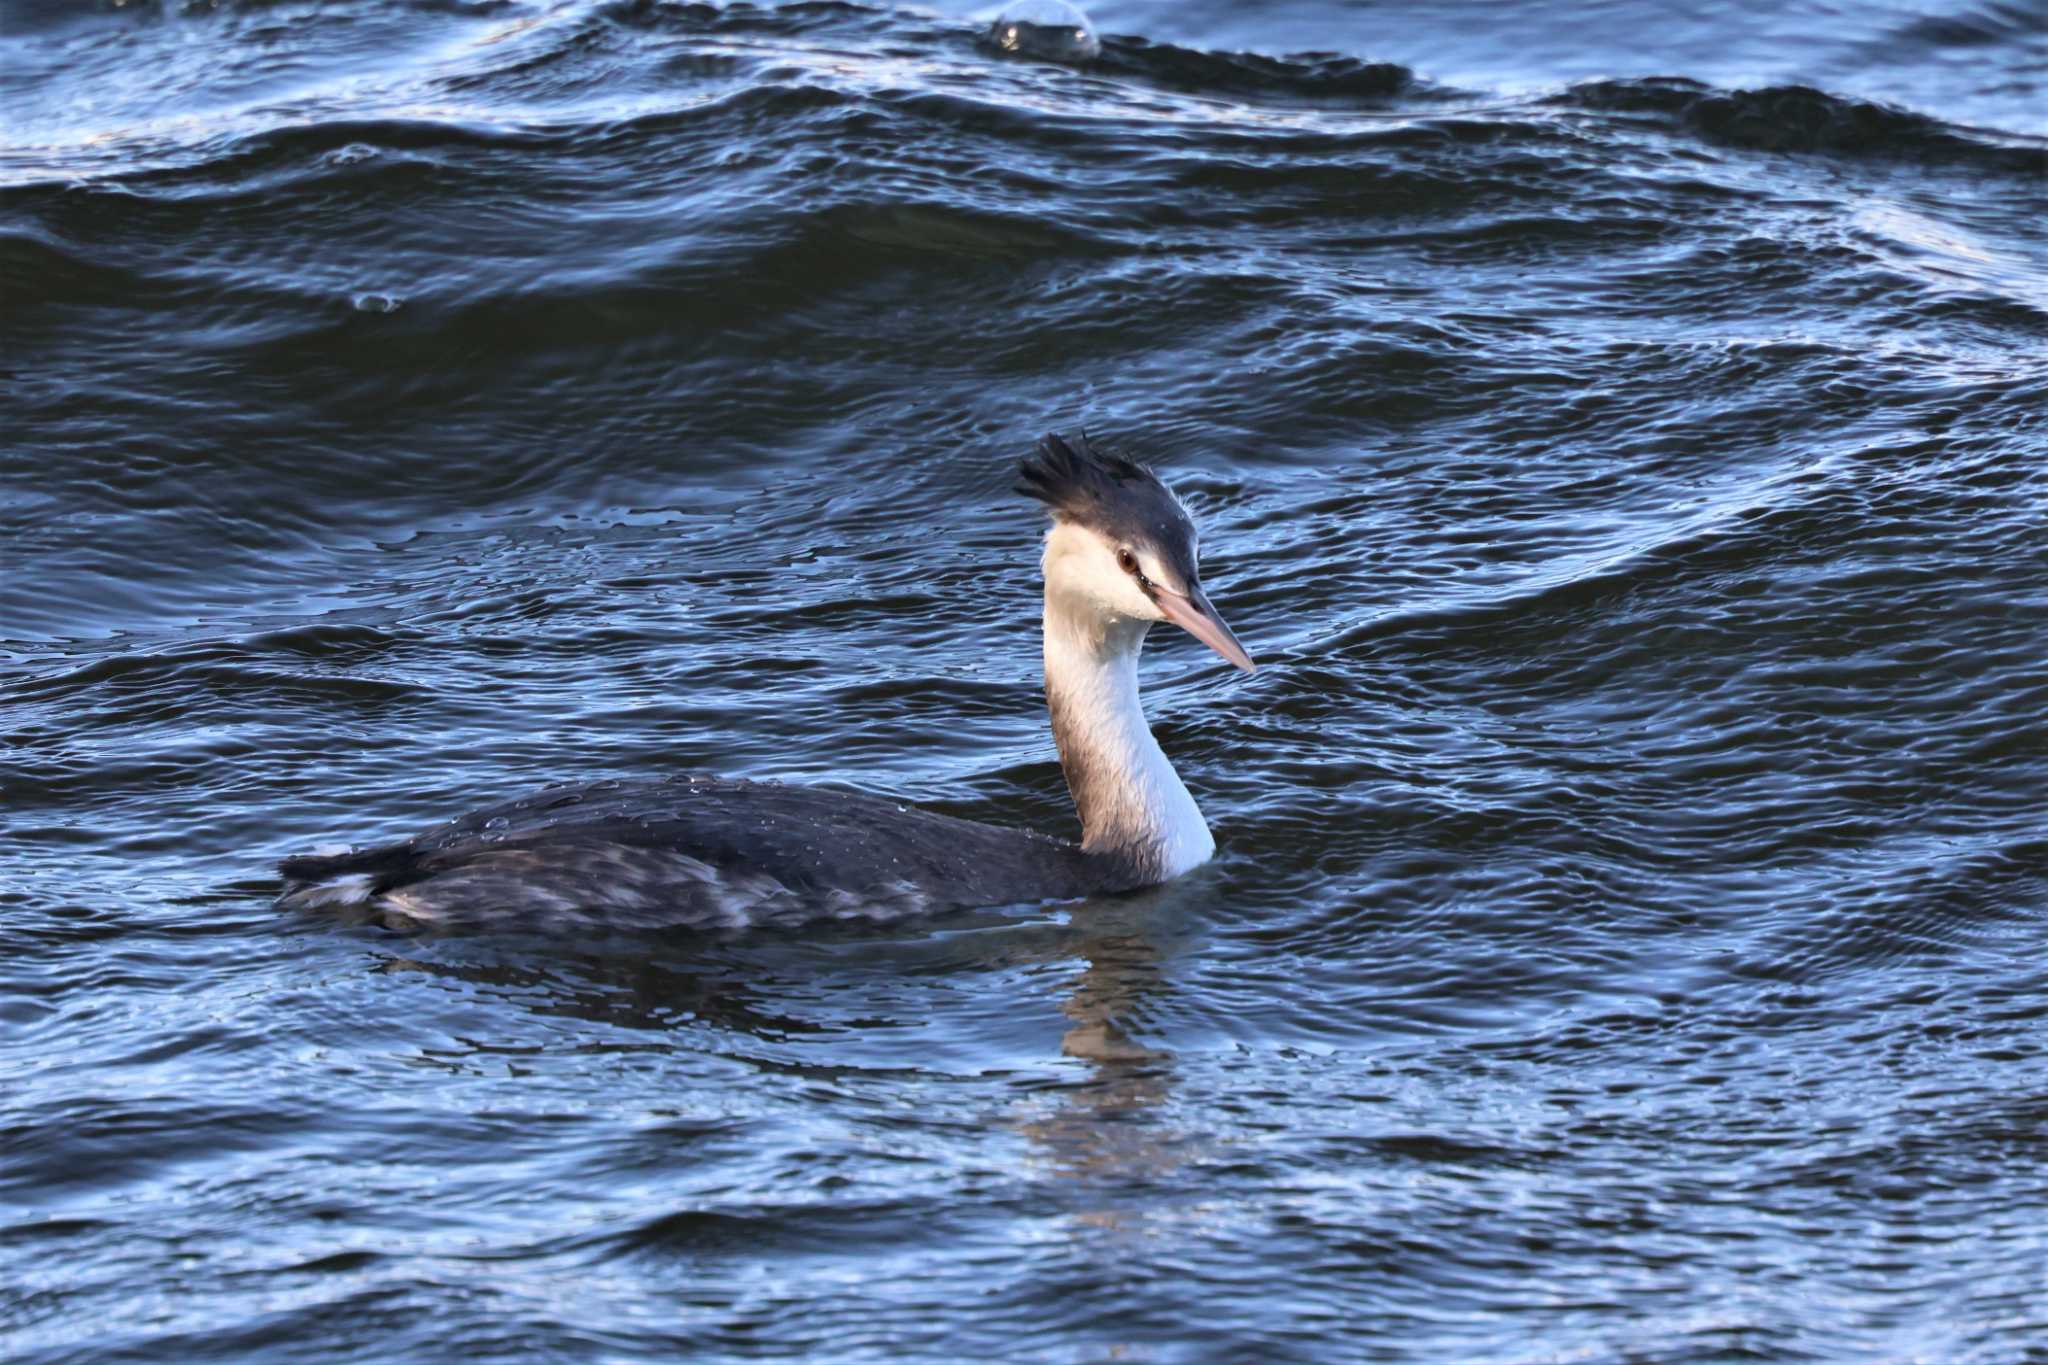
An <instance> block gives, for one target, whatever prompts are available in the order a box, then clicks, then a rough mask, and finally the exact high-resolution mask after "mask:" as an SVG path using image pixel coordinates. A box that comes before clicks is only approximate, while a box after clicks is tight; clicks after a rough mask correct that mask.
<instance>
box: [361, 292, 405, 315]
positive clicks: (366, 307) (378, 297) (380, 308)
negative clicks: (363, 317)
mask: <svg viewBox="0 0 2048 1365" xmlns="http://www.w3.org/2000/svg"><path fill="white" fill-rule="evenodd" d="M351 302H353V303H354V304H355V306H356V311H357V312H358V313H395V312H397V311H398V305H399V300H398V299H397V298H396V297H395V296H393V295H390V294H358V295H356V296H355V298H354V299H353V300H351Z"/></svg>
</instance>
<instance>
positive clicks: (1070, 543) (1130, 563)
mask: <svg viewBox="0 0 2048 1365" xmlns="http://www.w3.org/2000/svg"><path fill="white" fill-rule="evenodd" d="M1021 474H1022V479H1021V482H1019V483H1018V485H1017V491H1018V492H1020V493H1023V494H1025V495H1026V496H1027V497H1033V498H1036V499H1038V500H1039V501H1040V502H1042V503H1044V504H1045V506H1046V510H1047V511H1048V512H1050V513H1051V514H1052V521H1053V524H1052V529H1051V530H1050V531H1049V532H1047V534H1046V537H1045V561H1044V566H1045V592H1046V599H1047V602H1048V603H1049V604H1054V605H1056V606H1057V607H1058V608H1059V609H1060V610H1061V611H1062V612H1063V613H1064V614H1066V615H1067V616H1068V617H1071V618H1076V619H1078V620H1082V621H1087V622H1090V623H1091V624H1094V625H1095V626H1097V627H1098V628H1099V630H1100V632H1101V633H1102V634H1103V635H1104V636H1105V637H1123V636H1125V635H1132V636H1134V637H1135V638H1142V636H1143V633H1144V627H1145V626H1149V625H1150V623H1152V622H1154V621H1171V622H1173V623H1174V624H1175V625H1177V626H1179V627H1181V628H1182V629H1183V630H1185V631H1187V632H1188V634H1190V635H1192V636H1194V637H1195V638H1196V639H1197V640H1200V641H1201V642H1202V643H1203V644H1205V645H1207V646H1209V647H1210V648H1211V649H1213V650H1215V651H1216V652H1217V653H1218V654H1221V655H1222V656H1223V657H1224V658H1226V659H1228V660H1230V662H1231V663H1233V664H1236V665H1237V666H1238V667H1239V668H1242V669H1244V670H1246V671H1247V672H1249V671H1250V670H1251V669H1252V667H1253V664H1252V659H1251V656H1250V655H1249V654H1247V653H1245V651H1244V646H1243V645H1240V644H1239V643H1238V642H1237V637H1236V636H1235V635H1233V634H1231V632H1230V627H1229V626H1226V625H1224V624H1223V618H1222V617H1221V616H1219V615H1218V614H1217V612H1216V608H1215V607H1214V606H1212V605H1211V604H1210V602H1209V598H1208V594H1206V593H1204V592H1203V591H1202V584H1201V578H1200V576H1199V573H1198V565H1199V559H1200V555H1199V549H1198V542H1197V538H1196V535H1195V524H1194V521H1193V519H1191V518H1190V517H1189V516H1188V510H1187V508H1186V507H1184V506H1183V505H1182V504H1181V500H1180V499H1179V498H1177V497H1175V496H1174V494H1173V490H1172V489H1170V488H1168V487H1167V486H1166V485H1165V484H1164V483H1161V482H1160V480H1159V476H1158V475H1157V474H1154V473H1153V472H1152V471H1151V470H1149V469H1147V468H1145V467H1144V466H1143V465H1141V464H1139V463H1137V462H1136V461H1134V460H1132V459H1130V458H1128V457H1126V456H1124V455H1120V454H1117V453H1115V452H1112V451H1107V450H1104V449H1102V448H1101V447H1099V446H1096V445H1093V444H1091V443H1090V442H1089V440H1088V438H1087V437H1086V436H1085V435H1084V436H1082V437H1081V438H1080V439H1079V440H1077V441H1067V440H1063V439H1061V438H1060V437H1059V436H1056V435H1048V436H1046V437H1045V438H1043V439H1042V440H1040V441H1039V443H1038V451H1037V453H1036V454H1035V455H1033V456H1031V457H1030V458H1027V459H1026V460H1025V461H1024V464H1023V468H1022V470H1021ZM1133 627H1136V629H1135V630H1133V629H1132V628H1133ZM1133 644H1135V639H1134V641H1133Z"/></svg>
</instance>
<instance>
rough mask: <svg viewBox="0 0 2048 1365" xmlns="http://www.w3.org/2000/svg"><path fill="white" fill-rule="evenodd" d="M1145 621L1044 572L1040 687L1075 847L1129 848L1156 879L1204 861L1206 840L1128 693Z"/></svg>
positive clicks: (1205, 828)
mask: <svg viewBox="0 0 2048 1365" xmlns="http://www.w3.org/2000/svg"><path fill="white" fill-rule="evenodd" d="M1150 625H1151V623H1150V622H1147V621H1138V620H1132V619H1130V618H1128V617H1105V616H1104V615H1102V614H1101V613H1100V612H1097V611H1093V610H1090V609H1089V607H1088V606H1087V605H1086V604H1085V603H1080V602H1075V601H1073V600H1072V599H1070V598H1062V597H1060V596H1057V595H1056V594H1055V592H1054V590H1053V588H1052V585H1051V583H1050V580H1048V583H1047V587H1046V594H1045V696H1046V703H1047V705H1048V706H1049V707H1050V708H1051V710H1052V732H1053V739H1054V741H1055V742H1056V743H1058V745H1059V750H1060V766H1061V767H1062V768H1064V769H1065V770H1066V774H1067V790H1068V791H1070V792H1072V793H1073V797H1074V808H1075V810H1076V811H1077V812H1078V813H1079V814H1080V817H1081V847H1083V848H1085V849H1087V850H1088V851H1090V852H1091V853H1121V854H1124V855H1126V856H1129V857H1131V858H1133V859H1136V860H1138V861H1140V862H1141V863H1142V864H1143V865H1144V866H1145V867H1146V868H1147V869H1148V870H1152V871H1156V873H1157V875H1158V877H1159V879H1160V880H1161V881H1165V880H1167V879H1169V878H1173V877H1178V876H1180V875H1181V874H1182V873H1183V872H1186V871H1187V870H1188V869H1190V868H1193V867H1197V866H1199V865H1200V864H1202V863H1205V862H1207V861H1208V860H1209V857H1210V855H1212V854H1213V853H1215V851H1216V841H1215V839H1214V838H1212V837H1211V836H1210V834H1209V825H1208V822H1207V821H1205V820H1203V819H1202V812H1201V811H1200V810H1199V809H1197V808H1196V806H1195V799H1194V797H1192V796H1190V795H1188V789H1187V787H1186V786H1185V785H1184V784H1183V783H1182V782H1181V780H1180V775H1179V774H1178V773H1176V772H1174V770H1173V764H1171V763H1169V762H1167V760H1166V754H1165V753H1164V752H1163V751H1162V750H1161V749H1160V747H1159V741H1157V740H1155V739H1154V738H1152V729H1151V727H1150V726H1148V725H1146V724H1145V710H1144V707H1143V706H1141V705H1140V704H1139V702H1138V650H1139V647H1140V646H1142V645H1143V644H1144V643H1145V632H1146V631H1147V630H1148V629H1150Z"/></svg>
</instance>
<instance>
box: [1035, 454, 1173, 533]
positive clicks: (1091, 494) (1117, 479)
mask: <svg viewBox="0 0 2048 1365" xmlns="http://www.w3.org/2000/svg"><path fill="white" fill-rule="evenodd" d="M1017 473H1018V481H1017V491H1018V492H1019V493H1022V494H1023V495H1024V496H1025V497H1027V498H1036V499H1038V500H1039V501H1040V502H1042V503H1044V504H1045V505H1046V506H1047V507H1049V508H1051V509H1052V510H1053V512H1054V513H1055V514H1057V515H1060V516H1066V517H1072V518H1074V519H1076V520H1089V519H1090V517H1089V512H1090V509H1091V508H1092V509H1105V510H1106V508H1107V506H1108V505H1109V504H1111V503H1114V502H1116V501H1119V500H1120V499H1121V496H1122V495H1126V494H1128V493H1129V492H1131V491H1134V490H1133V485H1136V486H1137V487H1140V488H1142V487H1145V486H1148V485H1149V486H1150V487H1154V488H1159V487H1163V485H1161V484H1160V482H1159V476H1158V475H1156V474H1154V473H1153V472H1152V471H1151V470H1149V469H1147V468H1145V466H1143V465H1141V464H1139V463H1138V462H1137V461H1136V460H1133V459H1132V458H1131V457H1130V456H1128V455H1125V454H1122V453H1120V452H1118V451H1114V450H1107V449H1104V448H1103V447H1101V446H1099V445H1096V444H1095V443H1094V442H1092V441H1090V440H1089V439H1088V434H1087V433H1086V432H1083V433H1081V435H1080V436H1078V437H1076V438H1075V439H1073V440H1068V439H1067V438H1065V437H1063V436H1061V435H1059V434H1058V433H1057V432H1048V433H1046V434H1045V435H1044V436H1041V437H1039V438H1038V450H1037V452H1036V453H1035V454H1032V455H1027V456H1025V458H1024V463H1023V464H1022V465H1020V466H1018V470H1017Z"/></svg>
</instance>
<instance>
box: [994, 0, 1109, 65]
mask: <svg viewBox="0 0 2048 1365" xmlns="http://www.w3.org/2000/svg"><path fill="white" fill-rule="evenodd" d="M988 40H989V42H990V43H992V44H993V45H994V46H995V47H996V48H997V50H999V51H1002V52H1014V53H1016V54H1017V55H1018V56H1020V57H1039V58H1042V59H1044V60H1046V61H1053V62H1085V61H1088V60H1089V59H1090V58H1092V57H1095V56H1096V55H1098V54H1099V53H1100V52H1101V51H1102V41H1101V40H1100V39H1099V38H1097V37H1096V36H1095V25H1093V24H1091V23H1089V22H1088V16H1087V15H1085V14H1083V13H1081V11H1080V10H1078V9H1075V8H1074V7H1073V6H1072V5H1069V4H1067V3H1066V0H1017V2H1016V3H1015V4H1013V5H1009V6H1006V7H1005V8H1004V10H1003V12H1002V13H1001V14H999V15H997V16H996V21H995V22H994V23H993V24H990V25H989V29H988Z"/></svg>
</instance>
